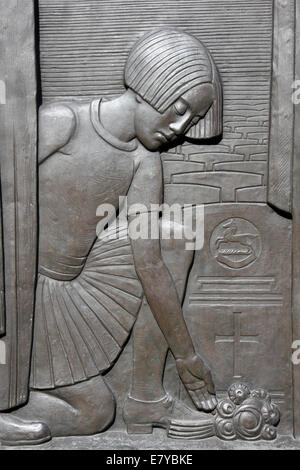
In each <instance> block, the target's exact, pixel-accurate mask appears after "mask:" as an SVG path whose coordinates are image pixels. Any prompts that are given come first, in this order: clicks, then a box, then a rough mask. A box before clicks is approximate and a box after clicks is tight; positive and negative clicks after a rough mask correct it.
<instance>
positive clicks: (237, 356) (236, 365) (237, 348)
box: [215, 312, 259, 379]
mask: <svg viewBox="0 0 300 470" xmlns="http://www.w3.org/2000/svg"><path fill="white" fill-rule="evenodd" d="M241 313H242V312H233V315H234V326H233V330H234V331H233V334H232V335H223V336H218V335H216V337H215V343H230V344H232V345H233V378H234V379H240V378H242V373H241V345H242V343H256V344H258V343H259V341H258V340H257V339H256V338H258V335H253V336H246V335H242V334H241V318H240V315H241Z"/></svg>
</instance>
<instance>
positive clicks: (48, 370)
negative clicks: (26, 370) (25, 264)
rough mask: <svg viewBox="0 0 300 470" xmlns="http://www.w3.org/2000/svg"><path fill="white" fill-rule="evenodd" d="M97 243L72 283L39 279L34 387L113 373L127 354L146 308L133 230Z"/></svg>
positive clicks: (31, 383)
mask: <svg viewBox="0 0 300 470" xmlns="http://www.w3.org/2000/svg"><path fill="white" fill-rule="evenodd" d="M117 232H118V237H117V238H115V239H111V236H112V232H110V233H109V234H108V235H107V236H106V237H104V238H103V237H101V238H99V239H97V241H96V242H95V244H94V246H93V248H92V250H91V252H90V254H89V256H88V258H87V261H86V263H85V266H84V269H83V270H82V271H81V273H80V274H79V276H78V277H76V278H75V279H74V280H72V281H59V280H55V279H52V278H49V277H46V276H44V275H42V274H40V275H39V277H38V283H37V290H36V306H35V318H34V338H33V349H32V364H31V379H30V386H31V388H33V389H53V388H56V387H61V386H66V385H72V384H75V383H78V382H83V381H85V380H88V379H89V378H91V377H94V376H96V375H99V374H101V373H103V372H105V371H106V370H107V369H109V368H110V367H111V366H112V365H113V364H114V362H115V361H116V359H117V357H118V355H119V354H120V352H121V351H122V348H123V346H124V344H125V343H126V341H127V339H128V336H129V334H130V332H131V330H132V327H133V325H134V322H135V319H136V316H137V314H138V311H139V309H140V306H141V302H142V297H143V290H142V287H141V284H140V281H139V280H138V277H137V274H136V271H135V267H134V261H133V254H132V250H131V245H130V240H129V238H128V230H127V227H126V226H123V227H119V228H118V229H117Z"/></svg>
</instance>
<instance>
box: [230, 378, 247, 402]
mask: <svg viewBox="0 0 300 470" xmlns="http://www.w3.org/2000/svg"><path fill="white" fill-rule="evenodd" d="M228 396H229V398H230V400H231V401H232V402H233V403H235V404H236V405H240V404H241V403H243V401H244V400H246V398H248V397H249V396H250V390H249V388H248V387H247V385H245V384H241V383H235V384H233V385H231V387H230V388H229V390H228Z"/></svg>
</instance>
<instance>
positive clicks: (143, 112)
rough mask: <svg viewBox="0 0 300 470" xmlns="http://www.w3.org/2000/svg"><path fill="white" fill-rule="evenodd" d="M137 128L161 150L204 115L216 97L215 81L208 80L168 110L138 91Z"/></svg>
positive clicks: (146, 142) (144, 139) (149, 145)
mask: <svg viewBox="0 0 300 470" xmlns="http://www.w3.org/2000/svg"><path fill="white" fill-rule="evenodd" d="M136 100H137V107H136V113H135V131H136V136H137V138H138V139H139V141H140V142H141V143H142V144H143V145H144V146H145V147H146V148H147V149H148V150H152V151H155V150H158V149H159V147H160V146H161V145H163V144H165V143H167V142H173V141H174V140H176V139H177V137H179V136H180V135H184V134H185V133H186V132H188V131H189V129H190V128H191V127H192V126H193V125H195V124H197V122H198V121H199V120H200V119H202V118H203V117H204V116H205V115H206V113H207V111H208V110H209V108H210V107H211V105H212V103H213V100H214V89H213V86H212V84H210V83H204V84H202V85H198V86H196V87H194V88H192V89H191V90H189V91H188V92H186V93H184V95H182V96H181V97H180V98H179V99H178V100H177V101H176V102H175V103H173V104H172V105H171V106H170V107H169V108H168V109H167V110H166V111H165V112H164V113H162V114H161V113H159V112H158V111H156V110H155V109H154V108H153V107H152V106H150V105H149V104H148V103H146V101H144V100H143V99H142V98H141V97H140V96H138V95H136Z"/></svg>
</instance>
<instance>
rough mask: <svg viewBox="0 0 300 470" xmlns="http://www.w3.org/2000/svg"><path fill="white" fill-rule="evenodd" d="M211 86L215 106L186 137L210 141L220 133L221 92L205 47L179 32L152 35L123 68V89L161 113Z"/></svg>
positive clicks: (166, 30)
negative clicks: (197, 88)
mask: <svg viewBox="0 0 300 470" xmlns="http://www.w3.org/2000/svg"><path fill="white" fill-rule="evenodd" d="M204 83H211V84H212V85H213V87H214V102H213V104H212V106H211V107H210V109H209V110H208V112H207V114H206V115H205V117H204V118H203V119H201V120H200V121H199V122H198V124H196V125H194V126H193V127H192V128H191V129H190V130H189V132H188V133H187V137H190V138H193V139H209V138H212V137H216V136H219V135H220V134H221V133H222V130H223V92H222V82H221V78H220V74H219V71H218V68H217V66H216V64H215V62H214V60H213V58H212V56H211V54H210V53H209V51H208V50H207V49H206V47H205V46H204V44H203V43H202V42H201V41H199V40H198V39H197V38H195V37H194V36H192V35H190V34H188V33H185V32H183V31H180V30H178V29H171V28H164V29H158V30H154V31H151V32H149V33H147V34H145V35H144V36H143V37H142V38H141V39H139V40H138V41H137V42H136V43H135V44H134V46H133V48H132V50H131V52H130V53H129V56H128V59H127V62H126V66H125V85H126V87H127V88H130V89H131V90H133V91H134V92H135V93H137V94H138V95H139V96H141V97H142V98H143V99H144V100H145V101H146V102H147V103H149V104H150V105H151V106H152V107H153V108H154V109H156V110H157V111H159V112H160V113H164V112H165V111H166V110H167V109H168V108H169V107H170V106H171V105H172V104H173V103H175V101H177V100H178V99H179V98H180V97H181V96H182V95H183V94H184V93H186V92H187V91H189V90H190V89H192V88H194V87H195V86H198V85H202V84H204Z"/></svg>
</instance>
